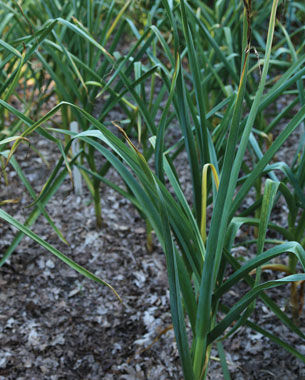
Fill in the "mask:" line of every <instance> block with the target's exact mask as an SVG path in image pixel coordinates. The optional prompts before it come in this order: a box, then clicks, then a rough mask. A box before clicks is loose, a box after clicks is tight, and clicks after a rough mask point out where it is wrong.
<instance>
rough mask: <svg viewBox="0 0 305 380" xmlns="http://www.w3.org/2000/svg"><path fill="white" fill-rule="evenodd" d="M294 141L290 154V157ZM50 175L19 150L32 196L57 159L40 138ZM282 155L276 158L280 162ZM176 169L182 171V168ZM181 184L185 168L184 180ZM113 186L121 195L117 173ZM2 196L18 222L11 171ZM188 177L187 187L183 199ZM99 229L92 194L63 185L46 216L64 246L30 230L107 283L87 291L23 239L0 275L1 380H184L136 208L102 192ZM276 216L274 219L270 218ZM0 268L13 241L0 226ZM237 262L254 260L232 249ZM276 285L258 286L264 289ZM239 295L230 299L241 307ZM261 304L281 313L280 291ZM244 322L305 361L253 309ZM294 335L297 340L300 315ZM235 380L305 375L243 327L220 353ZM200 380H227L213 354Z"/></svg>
mask: <svg viewBox="0 0 305 380" xmlns="http://www.w3.org/2000/svg"><path fill="white" fill-rule="evenodd" d="M297 140H298V134H295V137H293V139H292V140H291V142H290V143H287V146H288V148H287V149H288V150H289V152H291V148H292V146H295V144H296V142H297ZM31 142H32V144H33V145H34V146H35V147H36V148H37V149H39V151H40V152H41V153H43V154H44V157H45V158H46V159H47V161H48V163H49V165H50V166H49V168H48V167H47V166H46V165H45V164H44V163H43V162H42V160H41V158H40V157H39V156H37V154H36V153H34V152H33V151H32V150H30V149H29V148H28V147H27V146H26V145H22V146H20V147H19V148H18V151H17V152H16V159H17V161H18V162H19V163H20V164H21V167H22V169H23V170H24V173H25V174H26V176H27V178H28V179H29V181H30V182H31V184H32V186H33V187H34V189H35V191H36V192H37V193H38V192H39V191H40V190H41V187H42V186H43V184H44V183H45V181H46V179H47V178H48V175H49V174H50V173H51V170H52V168H53V167H54V165H55V163H56V159H57V157H58V156H59V152H58V151H56V148H55V147H54V146H50V144H49V143H48V142H46V141H44V140H39V139H38V138H37V136H36V137H35V136H33V137H32V138H31ZM281 154H284V155H285V152H284V153H281ZM183 161H184V160H183V159H181V165H183ZM180 170H181V173H183V166H182V167H181V168H180ZM108 176H109V178H111V179H112V180H114V181H115V182H117V183H119V181H120V179H119V178H118V176H117V174H116V173H115V172H113V171H110V172H109V173H108ZM8 179H9V184H8V186H7V187H6V186H4V184H3V179H2V184H1V191H0V199H1V200H2V199H6V198H20V202H19V203H18V204H15V205H6V206H3V207H2V208H3V209H4V210H6V211H7V212H9V213H10V214H11V215H13V216H14V217H15V218H16V219H18V220H19V221H21V222H24V221H25V220H26V216H27V215H29V213H30V210H31V209H30V208H27V207H26V206H28V205H29V204H30V203H31V201H32V200H31V199H30V197H29V195H28V193H27V192H26V191H25V189H24V188H23V186H22V185H21V183H20V181H19V179H18V176H17V175H16V173H15V172H14V171H13V170H12V169H11V170H10V171H9V173H8ZM187 181H188V179H187V175H186V174H185V182H186V186H185V188H187V187H188V186H187ZM101 198H102V214H103V226H102V228H100V229H97V228H96V223H95V215H94V207H93V204H92V203H91V198H90V194H89V193H87V192H84V193H83V194H82V195H81V196H80V195H75V194H74V193H73V191H72V186H71V183H70V181H69V179H67V180H66V181H65V182H64V184H63V186H62V187H61V188H60V189H59V191H58V192H57V193H56V195H55V196H54V197H53V198H52V200H51V201H50V202H49V204H48V206H47V211H48V213H49V215H50V217H51V218H52V220H53V221H54V222H55V223H56V225H57V226H58V227H59V229H60V230H61V231H62V233H63V234H64V236H65V238H66V239H67V241H68V242H69V243H70V245H69V246H67V245H65V244H64V243H62V242H61V241H60V240H59V239H58V237H57V236H56V234H55V233H54V232H53V230H52V228H51V227H50V226H49V224H48V223H47V221H46V219H45V218H43V217H42V216H41V217H39V219H38V221H37V222H36V223H35V225H34V226H33V228H32V230H33V231H34V232H35V233H37V234H38V235H39V236H40V237H42V238H44V239H45V240H47V241H48V242H49V243H51V244H52V245H53V246H54V247H56V248H57V249H59V250H60V251H61V252H63V253H64V254H65V255H67V256H68V257H70V258H72V259H73V260H75V261H76V262H77V263H79V264H81V265H83V266H85V267H86V268H87V269H88V270H90V271H91V272H93V273H94V274H96V275H98V276H99V277H100V278H102V279H104V280H106V281H108V282H109V283H110V284H111V285H112V286H113V287H114V288H115V289H116V291H117V292H118V293H119V295H120V296H121V298H122V300H123V302H122V303H120V302H119V301H118V299H117V298H116V296H115V295H114V293H113V292H112V291H111V290H110V289H109V288H107V287H105V286H101V285H99V284H97V283H95V282H93V281H90V280H88V279H86V278H84V277H82V276H81V275H79V274H78V273H76V272H75V271H73V270H72V269H70V268H69V267H68V266H67V265H66V264H64V263H63V262H61V261H60V260H59V259H57V258H56V257H54V256H52V254H51V253H49V252H47V251H46V250H45V249H43V248H42V247H41V246H39V245H38V244H36V243H35V242H33V241H32V240H31V239H29V238H27V237H25V238H23V240H22V242H21V243H20V244H19V246H18V247H17V249H16V251H15V252H14V254H12V256H11V257H10V259H9V260H8V261H7V262H6V263H5V264H4V266H3V267H2V268H1V271H0V286H1V290H2V291H1V294H0V308H1V315H0V380H13V379H14V380H15V379H18V380H22V379H31V380H34V379H35V380H36V379H37V380H38V379H51V380H59V379H91V380H93V379H105V380H111V379H114V380H116V379H122V380H142V379H149V380H154V379H162V380H165V379H182V372H181V367H180V362H179V357H178V352H177V347H176V343H175V340H174V333H173V330H172V328H171V316H170V310H169V291H168V283H167V273H166V266H165V257H164V254H163V252H162V250H161V248H160V246H159V245H158V242H157V241H156V240H155V241H154V247H153V249H152V251H151V252H149V251H148V250H147V247H146V232H145V224H144V223H143V221H142V220H141V218H140V217H139V215H138V213H137V212H136V210H135V209H134V208H133V207H132V205H131V204H130V203H129V202H128V201H126V200H125V199H123V198H122V197H121V196H120V195H119V194H117V193H116V192H114V191H113V190H111V189H110V188H108V187H105V186H104V185H101ZM277 212H278V213H279V214H281V212H282V211H281V209H280V208H278V211H277ZM0 231H1V235H0V257H1V256H2V254H3V253H4V252H5V249H6V248H7V247H8V245H9V244H10V242H11V241H12V239H13V237H14V236H15V234H16V232H17V231H16V229H15V228H13V227H11V226H10V225H8V224H7V223H5V222H4V221H2V220H0ZM235 250H236V252H243V253H244V254H245V255H251V251H248V250H246V249H245V248H244V247H243V246H237V247H236V248H235ZM270 278H274V274H272V273H271V272H268V273H266V274H264V280H267V279H270ZM243 291H245V289H244V288H243V287H242V286H241V287H239V288H234V289H232V291H231V294H230V297H232V299H233V298H235V299H238V298H240V296H241V294H242V292H243ZM268 294H269V295H270V296H271V297H272V298H273V300H275V301H276V302H277V304H278V305H279V306H280V307H281V308H282V309H283V310H284V309H285V306H286V304H287V299H288V296H289V289H288V288H287V287H286V288H284V287H281V288H276V289H273V290H272V291H270V292H268ZM251 320H252V321H254V322H257V323H259V324H260V325H261V326H262V327H264V328H265V329H267V330H269V331H271V332H272V333H274V334H276V335H277V336H279V337H280V338H281V339H284V340H285V341H287V342H288V343H290V344H291V345H293V346H295V347H296V348H297V349H298V350H299V351H300V352H301V353H302V354H304V355H305V342H304V341H301V340H300V339H299V338H298V337H297V336H296V335H295V334H293V333H291V332H289V331H288V329H287V328H286V327H284V326H283V325H282V324H281V323H280V322H279V321H278V320H277V318H276V317H274V315H273V314H272V313H270V311H269V310H268V309H267V308H266V307H265V306H264V305H263V304H262V303H261V302H258V304H257V308H256V310H255V313H254V314H253V315H252V316H251ZM299 324H300V328H301V329H302V330H303V332H304V333H305V328H304V313H303V314H302V315H301V316H300V320H299ZM224 348H225V351H226V355H227V361H228V363H229V370H230V374H231V377H232V379H236V380H237V379H238V380H249V379H265V380H268V379H275V378H277V377H280V378H281V379H283V380H284V379H290V380H293V379H296V380H302V379H305V364H304V363H303V362H302V361H300V360H297V359H296V358H295V357H294V356H292V355H291V354H289V353H288V352H287V351H285V350H284V349H282V348H280V347H279V346H277V345H276V344H275V343H273V342H271V341H270V340H268V339H267V338H265V337H263V336H262V335H261V334H259V333H257V332H255V331H253V330H251V329H249V328H246V327H243V328H241V329H240V330H239V331H238V333H237V334H235V335H233V336H232V337H230V338H228V339H227V340H226V341H225V342H224ZM208 379H210V380H220V379H223V375H222V371H221V366H220V363H219V360H218V353H217V352H216V351H215V350H214V349H213V351H212V360H211V369H210V372H209V376H208Z"/></svg>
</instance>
